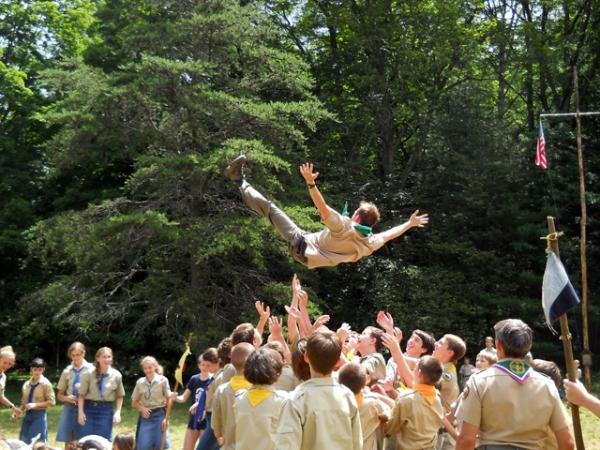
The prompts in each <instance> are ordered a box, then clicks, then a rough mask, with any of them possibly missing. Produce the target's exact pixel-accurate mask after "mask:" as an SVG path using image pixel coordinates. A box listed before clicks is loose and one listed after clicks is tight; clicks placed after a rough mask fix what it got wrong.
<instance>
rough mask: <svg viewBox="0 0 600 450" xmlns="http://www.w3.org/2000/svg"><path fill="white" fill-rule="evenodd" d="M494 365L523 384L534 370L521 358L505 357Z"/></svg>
mask: <svg viewBox="0 0 600 450" xmlns="http://www.w3.org/2000/svg"><path fill="white" fill-rule="evenodd" d="M494 367H495V368H496V369H498V370H501V371H502V372H504V373H506V374H508V375H510V377H511V378H512V379H513V380H516V381H518V382H519V383H521V384H524V383H525V382H526V381H527V378H529V375H531V370H532V369H531V366H530V365H529V364H527V362H525V361H523V360H521V359H503V360H502V361H498V362H497V363H496V364H494Z"/></svg>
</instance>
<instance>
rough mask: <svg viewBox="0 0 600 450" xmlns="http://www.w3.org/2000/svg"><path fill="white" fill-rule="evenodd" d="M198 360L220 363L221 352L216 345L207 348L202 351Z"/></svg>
mask: <svg viewBox="0 0 600 450" xmlns="http://www.w3.org/2000/svg"><path fill="white" fill-rule="evenodd" d="M198 360H202V361H207V362H211V363H214V364H218V363H219V354H218V353H217V349H216V348H214V347H210V348H207V349H206V350H204V351H203V352H202V354H201V355H200V358H198Z"/></svg>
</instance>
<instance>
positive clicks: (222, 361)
mask: <svg viewBox="0 0 600 450" xmlns="http://www.w3.org/2000/svg"><path fill="white" fill-rule="evenodd" d="M231 347H232V345H231V337H230V336H227V337H226V338H225V339H223V340H222V341H221V342H219V345H218V346H217V356H218V357H219V366H221V367H225V366H226V365H227V364H229V363H230V362H231Z"/></svg>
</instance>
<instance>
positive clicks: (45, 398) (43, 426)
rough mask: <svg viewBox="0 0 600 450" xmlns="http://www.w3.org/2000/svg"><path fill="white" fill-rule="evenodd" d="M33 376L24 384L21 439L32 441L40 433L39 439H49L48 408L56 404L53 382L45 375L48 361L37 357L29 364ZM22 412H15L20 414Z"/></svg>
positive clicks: (44, 440)
mask: <svg viewBox="0 0 600 450" xmlns="http://www.w3.org/2000/svg"><path fill="white" fill-rule="evenodd" d="M29 367H30V368H31V378H30V379H29V380H27V381H26V382H25V383H24V384H23V395H22V398H21V411H23V412H25V417H24V418H23V423H22V425H21V432H20V433H19V439H20V440H21V441H23V442H25V443H27V444H29V443H31V441H32V440H33V438H35V437H36V436H37V435H38V434H39V435H40V438H39V440H40V441H42V442H46V441H47V440H48V415H47V414H46V409H47V408H49V407H51V406H54V405H55V404H56V399H55V398H54V389H52V383H50V381H48V379H47V378H46V377H45V376H44V375H43V373H44V370H46V363H45V362H44V360H43V359H42V358H35V359H34V360H33V361H31V364H30V365H29ZM18 415H20V414H18V413H17V414H15V416H18Z"/></svg>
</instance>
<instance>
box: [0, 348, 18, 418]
mask: <svg viewBox="0 0 600 450" xmlns="http://www.w3.org/2000/svg"><path fill="white" fill-rule="evenodd" d="M16 358H17V355H16V354H15V352H14V351H13V349H12V347H11V346H10V345H7V346H4V347H2V348H0V404H2V405H4V406H7V407H8V408H11V409H12V410H13V413H14V412H16V411H17V410H18V409H19V408H18V407H17V406H16V405H15V404H14V403H13V402H11V401H10V400H9V399H7V398H6V396H5V395H4V391H5V389H6V372H7V371H8V370H10V369H11V368H12V367H13V366H14V365H15V360H16Z"/></svg>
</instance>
